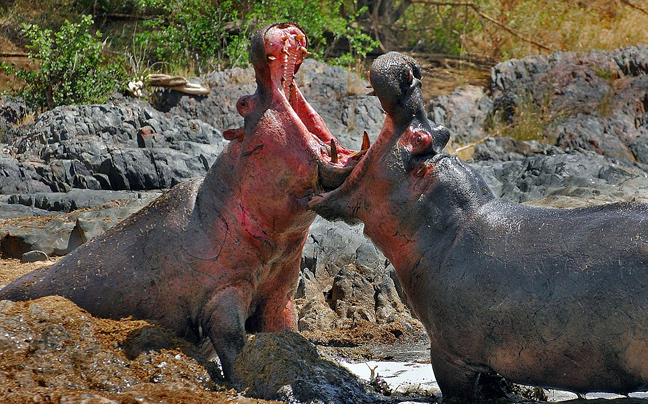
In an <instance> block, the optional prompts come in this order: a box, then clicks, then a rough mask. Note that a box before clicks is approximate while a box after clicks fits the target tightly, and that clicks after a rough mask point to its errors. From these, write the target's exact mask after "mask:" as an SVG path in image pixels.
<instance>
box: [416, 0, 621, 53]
mask: <svg viewBox="0 0 648 404" xmlns="http://www.w3.org/2000/svg"><path fill="white" fill-rule="evenodd" d="M622 1H624V2H626V1H627V0H622ZM412 3H421V4H429V5H432V6H451V7H468V8H472V9H473V10H474V11H475V12H476V13H477V14H478V15H479V16H480V17H482V18H483V19H485V20H487V21H488V22H490V23H492V24H495V25H497V26H498V27H500V28H502V29H503V30H505V31H507V32H508V33H510V34H511V35H513V36H515V37H517V38H520V39H521V40H523V41H525V42H528V43H530V44H532V45H535V46H537V47H538V48H540V49H544V50H546V51H548V52H553V50H552V49H551V48H550V47H548V46H547V45H544V44H542V43H540V42H537V41H534V40H533V39H531V38H529V37H526V36H524V35H522V34H521V33H519V32H517V31H516V30H514V29H513V28H511V27H509V26H508V25H506V24H503V23H501V22H499V21H497V20H496V19H494V18H493V17H491V16H489V15H488V14H485V13H483V12H482V11H481V10H480V9H479V6H477V5H476V4H475V3H468V2H449V1H431V0H412Z"/></svg>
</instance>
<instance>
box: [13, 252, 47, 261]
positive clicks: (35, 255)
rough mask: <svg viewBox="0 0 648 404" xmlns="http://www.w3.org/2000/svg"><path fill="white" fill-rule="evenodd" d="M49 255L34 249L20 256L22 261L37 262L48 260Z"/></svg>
mask: <svg viewBox="0 0 648 404" xmlns="http://www.w3.org/2000/svg"><path fill="white" fill-rule="evenodd" d="M48 259H49V257H48V256H47V254H45V253H44V252H43V251H40V250H32V251H27V252H26V253H24V254H23V255H22V257H20V262H23V263H24V262H36V261H47V260H48Z"/></svg>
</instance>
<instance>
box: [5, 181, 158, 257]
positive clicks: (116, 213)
mask: <svg viewBox="0 0 648 404" xmlns="http://www.w3.org/2000/svg"><path fill="white" fill-rule="evenodd" d="M158 195H159V193H144V194H132V197H130V198H129V197H126V198H122V199H119V200H114V201H111V202H107V203H105V204H103V205H100V206H97V207H95V208H94V209H85V210H77V211H74V212H72V213H66V214H57V215H49V216H39V217H34V218H30V219H29V220H25V219H24V218H23V217H18V218H9V219H4V220H0V252H1V253H2V255H3V256H4V257H9V258H20V257H21V256H22V255H23V254H25V253H26V252H29V251H33V250H41V251H43V252H45V253H46V254H48V255H65V254H67V253H68V252H70V251H72V250H73V249H75V248H76V247H78V246H79V245H81V244H82V243H84V242H86V241H88V240H90V239H91V238H92V237H94V236H96V235H97V234H99V233H101V232H103V231H104V230H106V229H107V228H109V227H112V226H114V225H116V224H117V223H118V222H120V221H121V220H123V219H125V218H126V217H128V216H130V215H131V214H133V213H135V212H136V211H138V210H139V209H141V208H143V207H144V206H146V205H147V204H148V203H149V202H150V201H152V200H153V199H154V198H155V197H156V196H158Z"/></svg>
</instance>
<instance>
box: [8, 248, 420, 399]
mask: <svg viewBox="0 0 648 404" xmlns="http://www.w3.org/2000/svg"><path fill="white" fill-rule="evenodd" d="M56 261H58V259H53V260H51V261H48V262H36V263H26V264H25V263H21V262H20V261H19V260H15V259H0V287H2V286H4V285H6V284H8V283H10V282H11V281H12V280H14V279H16V278H18V277H19V276H21V275H23V274H25V273H27V272H30V271H33V270H38V269H41V268H45V267H47V266H49V265H52V264H54V263H55V262H56ZM304 337H306V338H307V339H309V340H310V341H311V342H313V343H315V344H316V345H318V347H319V349H320V351H322V352H323V354H324V355H326V356H329V355H330V356H331V357H340V356H343V357H346V358H348V359H365V358H375V357H385V354H384V353H383V352H385V349H384V347H385V346H390V347H391V346H393V345H395V344H397V345H398V344H400V345H403V344H405V345H406V344H410V343H416V342H417V341H418V342H420V341H421V338H425V336H424V333H423V330H422V329H421V330H414V331H412V330H411V329H409V330H408V329H406V328H404V327H403V326H402V325H397V324H393V325H389V326H387V327H386V326H379V325H377V324H374V323H366V324H351V323H349V324H347V325H344V326H342V327H340V329H336V330H330V331H325V332H319V333H309V334H306V333H305V335H304ZM423 343H424V342H423ZM0 402H1V403H5V404H18V403H21V404H22V403H28V402H29V403H66V404H69V403H87V404H103V403H105V404H110V403H128V404H130V403H168V404H180V403H183V404H193V403H206V402H209V403H232V402H236V403H272V401H266V400H260V399H254V398H248V397H244V396H243V395H242V394H241V393H239V392H237V391H236V390H234V389H232V386H231V385H228V384H227V383H226V382H225V381H224V380H223V379H222V377H221V374H220V370H219V369H218V367H217V365H216V364H214V363H213V362H210V361H208V360H207V359H206V358H205V357H204V356H203V355H202V354H201V352H200V350H199V348H197V347H196V346H194V345H192V344H190V343H188V342H186V341H184V340H182V339H180V338H177V337H175V336H174V335H172V333H170V332H169V331H167V330H166V329H163V328H161V327H158V326H156V325H154V324H151V323H148V322H146V321H140V320H132V319H122V320H119V321H116V320H109V319H101V318H95V317H92V316H91V315H89V314H88V313H87V312H86V311H84V310H82V309H80V308H79V307H77V306H76V305H75V304H73V303H72V302H70V301H69V300H66V299H63V298H61V297H56V296H55V297H45V298H41V299H37V300H34V301H29V302H10V301H0Z"/></svg>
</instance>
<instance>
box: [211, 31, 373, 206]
mask: <svg viewBox="0 0 648 404" xmlns="http://www.w3.org/2000/svg"><path fill="white" fill-rule="evenodd" d="M307 46H308V40H307V37H306V35H305V33H304V32H303V31H302V30H301V28H300V27H298V26H297V25H295V24H292V23H279V24H273V25H270V26H268V27H266V28H263V29H261V30H260V31H258V32H257V33H256V34H255V35H254V37H253V38H252V43H251V47H250V60H251V62H252V65H253V67H254V70H255V76H256V83H257V90H256V92H255V93H254V94H253V95H246V96H243V97H241V98H240V99H239V100H238V102H237V105H236V107H237V110H238V112H239V113H240V114H241V115H242V116H243V117H244V127H243V128H239V129H229V130H226V131H225V132H224V134H223V135H224V136H225V138H226V139H228V140H230V141H231V142H230V145H229V147H228V153H229V154H230V155H231V156H232V157H231V158H232V159H233V160H234V164H235V165H236V166H237V167H238V169H240V170H247V172H246V173H241V174H239V175H238V178H245V184H244V185H243V186H247V187H248V190H249V191H250V192H249V193H250V194H259V196H258V197H259V199H260V200H259V203H263V204H265V206H267V209H268V210H273V208H274V206H272V204H276V205H278V204H282V206H277V208H278V209H279V210H282V209H283V210H286V209H285V207H286V202H285V197H286V196H288V197H291V198H292V199H291V202H290V204H291V205H290V206H289V210H291V211H292V212H293V213H294V212H295V211H296V209H302V210H303V211H304V212H306V203H307V201H308V199H310V197H312V196H313V194H314V193H316V192H321V191H323V190H330V189H334V188H336V187H337V186H339V185H340V184H341V183H342V182H343V181H344V179H345V178H346V176H347V175H348V174H349V173H350V172H351V170H352V168H353V166H355V165H356V163H357V161H358V160H359V158H360V156H361V154H360V153H354V152H352V151H351V150H347V149H345V148H343V147H341V146H339V144H338V142H337V140H336V139H335V138H334V137H333V136H332V135H331V133H330V131H329V130H328V128H327V127H326V125H325V123H324V121H323V120H322V118H321V117H320V116H319V114H318V113H317V112H315V110H314V109H313V108H312V107H311V106H310V105H309V104H308V102H307V101H306V100H305V99H304V97H303V95H302V94H301V92H300V90H299V88H298V87H297V84H296V83H295V80H294V76H295V74H296V73H297V71H298V70H299V67H300V66H301V64H302V62H303V60H304V56H305V55H307V54H308V51H307ZM240 161H245V162H246V164H238V162H240ZM273 184H274V185H273ZM270 188H272V189H270ZM260 189H263V192H262V193H260V192H259V190H260ZM261 194H262V195H261ZM261 199H264V201H261ZM309 214H311V212H309Z"/></svg>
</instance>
